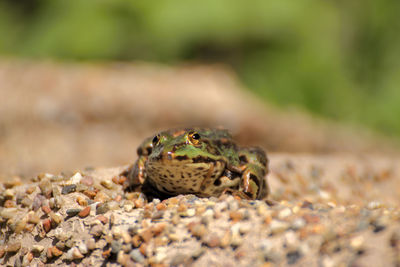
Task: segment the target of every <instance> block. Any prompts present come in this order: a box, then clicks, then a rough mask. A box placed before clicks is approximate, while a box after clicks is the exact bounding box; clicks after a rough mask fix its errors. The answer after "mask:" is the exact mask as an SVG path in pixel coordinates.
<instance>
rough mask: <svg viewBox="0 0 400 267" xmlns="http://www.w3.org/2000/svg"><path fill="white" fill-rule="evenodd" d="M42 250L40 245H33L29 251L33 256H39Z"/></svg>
mask: <svg viewBox="0 0 400 267" xmlns="http://www.w3.org/2000/svg"><path fill="white" fill-rule="evenodd" d="M43 250H44V247H43V246H41V245H33V246H32V249H31V251H32V253H34V254H40V253H42V251H43Z"/></svg>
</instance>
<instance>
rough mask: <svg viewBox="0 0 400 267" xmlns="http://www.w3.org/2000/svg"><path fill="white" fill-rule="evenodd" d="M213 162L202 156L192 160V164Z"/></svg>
mask: <svg viewBox="0 0 400 267" xmlns="http://www.w3.org/2000/svg"><path fill="white" fill-rule="evenodd" d="M213 161H214V160H213V159H211V158H207V157H202V156H197V157H195V158H193V162H194V163H202V162H206V163H207V162H213Z"/></svg>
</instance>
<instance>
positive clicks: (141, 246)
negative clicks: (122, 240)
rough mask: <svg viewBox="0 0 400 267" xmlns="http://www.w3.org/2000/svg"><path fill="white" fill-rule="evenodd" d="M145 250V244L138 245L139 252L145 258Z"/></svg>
mask: <svg viewBox="0 0 400 267" xmlns="http://www.w3.org/2000/svg"><path fill="white" fill-rule="evenodd" d="M146 250H147V245H146V243H142V244H141V245H140V247H139V251H140V253H142V255H143V256H146V255H147V253H146Z"/></svg>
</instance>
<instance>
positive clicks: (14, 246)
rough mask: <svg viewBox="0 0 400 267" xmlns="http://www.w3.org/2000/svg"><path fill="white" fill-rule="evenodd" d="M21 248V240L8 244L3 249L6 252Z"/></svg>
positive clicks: (14, 251) (13, 251)
mask: <svg viewBox="0 0 400 267" xmlns="http://www.w3.org/2000/svg"><path fill="white" fill-rule="evenodd" d="M20 248H21V242H15V243H11V244H8V245H7V247H6V249H5V251H6V252H8V253H16V252H17V251H18V250H20Z"/></svg>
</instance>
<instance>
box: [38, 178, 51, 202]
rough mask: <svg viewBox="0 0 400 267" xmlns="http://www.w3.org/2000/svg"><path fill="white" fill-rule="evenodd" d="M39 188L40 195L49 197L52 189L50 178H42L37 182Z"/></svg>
mask: <svg viewBox="0 0 400 267" xmlns="http://www.w3.org/2000/svg"><path fill="white" fill-rule="evenodd" d="M39 188H40V191H41V192H42V195H44V196H45V197H46V198H50V196H51V193H52V191H53V188H52V186H51V182H50V179H43V180H42V181H41V182H40V183H39Z"/></svg>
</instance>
